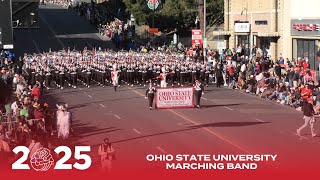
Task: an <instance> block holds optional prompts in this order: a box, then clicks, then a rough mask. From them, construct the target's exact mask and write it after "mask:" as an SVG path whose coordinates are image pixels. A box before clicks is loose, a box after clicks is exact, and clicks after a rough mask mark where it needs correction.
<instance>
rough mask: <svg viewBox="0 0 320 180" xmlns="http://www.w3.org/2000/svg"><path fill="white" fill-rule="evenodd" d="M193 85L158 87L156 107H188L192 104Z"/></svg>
mask: <svg viewBox="0 0 320 180" xmlns="http://www.w3.org/2000/svg"><path fill="white" fill-rule="evenodd" d="M193 90H194V89H193V87H179V88H159V89H157V93H156V107H157V108H160V109H165V108H190V107H193V106H194V104H193V103H194V102H193V101H194V96H193V92H194V91H193Z"/></svg>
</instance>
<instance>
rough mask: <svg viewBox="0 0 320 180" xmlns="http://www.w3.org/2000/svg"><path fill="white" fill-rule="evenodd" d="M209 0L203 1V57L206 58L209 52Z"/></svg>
mask: <svg viewBox="0 0 320 180" xmlns="http://www.w3.org/2000/svg"><path fill="white" fill-rule="evenodd" d="M206 21H207V1H206V0H204V2H203V27H204V28H203V57H204V60H205V59H206V56H207V52H206V48H207V47H206V46H207V39H206V30H207V22H206Z"/></svg>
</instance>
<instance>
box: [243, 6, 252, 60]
mask: <svg viewBox="0 0 320 180" xmlns="http://www.w3.org/2000/svg"><path fill="white" fill-rule="evenodd" d="M247 6H248V4H247ZM244 11H246V23H249V22H248V8H244V9H243V10H242V11H241V16H242V15H243V13H244ZM249 26H250V27H249V28H250V29H249V34H248V38H247V43H248V47H247V48H248V52H249V54H248V56H250V55H251V51H250V40H249V39H250V38H251V24H249Z"/></svg>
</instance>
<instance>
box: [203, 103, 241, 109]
mask: <svg viewBox="0 0 320 180" xmlns="http://www.w3.org/2000/svg"><path fill="white" fill-rule="evenodd" d="M239 105H241V104H211V105H201V108H204V109H205V108H214V107H223V106H227V107H229V106H239Z"/></svg>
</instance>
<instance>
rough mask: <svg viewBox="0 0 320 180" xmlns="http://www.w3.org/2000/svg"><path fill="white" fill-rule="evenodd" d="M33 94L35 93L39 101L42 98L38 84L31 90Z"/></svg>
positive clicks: (35, 98)
mask: <svg viewBox="0 0 320 180" xmlns="http://www.w3.org/2000/svg"><path fill="white" fill-rule="evenodd" d="M31 94H32V95H33V98H34V100H35V101H38V100H39V98H40V89H39V88H38V86H37V85H34V86H33V88H32V91H31Z"/></svg>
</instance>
